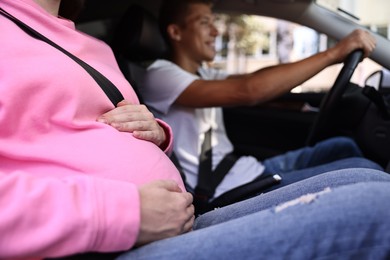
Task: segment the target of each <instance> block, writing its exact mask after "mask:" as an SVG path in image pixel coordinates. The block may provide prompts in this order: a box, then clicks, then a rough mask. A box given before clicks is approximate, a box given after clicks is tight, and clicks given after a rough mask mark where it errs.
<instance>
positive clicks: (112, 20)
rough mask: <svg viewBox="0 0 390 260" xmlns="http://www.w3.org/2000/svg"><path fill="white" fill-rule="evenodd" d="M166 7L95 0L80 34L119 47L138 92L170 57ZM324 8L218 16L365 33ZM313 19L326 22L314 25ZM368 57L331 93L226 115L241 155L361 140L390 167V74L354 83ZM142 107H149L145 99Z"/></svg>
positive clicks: (246, 7) (259, 9) (233, 0)
mask: <svg viewBox="0 0 390 260" xmlns="http://www.w3.org/2000/svg"><path fill="white" fill-rule="evenodd" d="M158 2H159V1H151V0H143V1H136V0H132V1H124V0H116V1H114V2H110V3H109V4H108V3H107V2H106V1H101V0H93V1H92V0H87V1H86V5H85V8H84V10H83V11H82V12H81V15H80V16H79V18H78V19H77V20H76V24H77V26H78V28H79V29H80V30H82V31H84V32H86V33H88V34H91V35H93V36H95V37H97V38H100V39H102V40H104V41H105V42H107V43H108V44H109V45H111V47H112V48H113V50H114V52H115V55H116V57H117V60H118V64H119V66H120V68H121V70H122V72H123V73H124V75H125V76H126V78H127V79H128V80H129V82H130V83H131V84H132V86H133V87H134V88H135V90H136V91H137V88H138V87H139V86H138V85H137V82H138V81H139V79H140V77H142V76H143V73H145V69H146V67H147V66H148V64H150V63H151V62H152V61H153V60H155V59H158V58H161V57H163V56H164V54H165V52H166V46H165V43H164V41H163V39H162V36H161V35H160V33H159V29H158V22H157V10H158V6H159V5H158ZM319 8H321V7H319V6H317V5H315V4H314V3H313V1H312V0H300V1H294V0H293V1H291V0H268V1H266V0H257V1H256V0H224V1H215V10H216V11H223V12H234V10H239V11H240V12H241V13H247V14H253V13H255V14H259V15H265V16H270V17H276V18H283V19H286V20H290V21H293V22H298V23H301V24H307V25H310V26H311V27H312V28H314V29H316V30H318V31H321V32H322V33H326V34H328V35H330V36H331V37H334V38H335V39H340V38H342V37H343V36H344V35H346V34H347V32H349V31H351V30H352V28H356V27H358V25H356V24H353V23H347V22H345V21H344V20H343V18H338V17H337V19H339V20H340V21H338V22H335V21H333V22H332V21H331V20H332V19H327V18H329V17H333V16H334V14H331V13H330V12H328V11H326V10H322V9H319ZM312 9H313V10H312ZM317 9H318V10H317ZM318 14H324V17H323V18H318V17H317V16H316V15H318ZM313 17H317V18H318V19H316V20H313ZM336 27H337V30H336V29H335V28H336ZM377 39H378V46H377V49H376V50H375V52H374V53H373V54H372V57H371V58H372V59H374V60H375V61H376V62H378V63H380V64H381V65H383V66H384V68H390V57H389V55H390V54H389V53H388V51H386V50H387V49H386V47H388V46H389V43H388V40H387V39H385V38H382V37H380V36H377ZM361 55H362V53H361V52H360V51H356V52H354V53H351V55H350V56H349V57H348V59H347V60H346V61H345V62H344V65H343V68H342V70H341V71H340V73H339V75H338V76H337V77H336V78H335V79H334V84H333V87H332V88H331V90H330V91H329V92H326V93H325V92H307V93H293V92H291V93H288V94H286V95H284V96H282V97H280V98H277V99H275V100H272V101H270V102H266V103H264V104H260V105H257V106H254V107H233V108H232V107H230V108H224V120H225V125H226V129H227V132H228V135H229V138H230V139H231V141H232V142H233V144H234V146H235V149H236V152H237V153H239V154H251V155H253V156H256V157H257V158H258V159H265V158H267V157H270V156H274V155H277V154H280V153H283V152H286V151H288V150H293V149H296V148H300V147H302V146H304V145H308V144H314V143H315V142H317V141H320V140H322V139H325V138H328V137H331V136H337V135H342V136H349V137H352V138H354V139H355V140H356V142H357V143H358V144H359V146H360V147H361V148H362V150H363V152H364V154H365V156H366V157H368V158H370V159H372V160H374V161H375V162H378V163H379V164H380V165H382V166H383V167H385V168H386V167H388V163H389V159H390V116H389V115H390V112H389V111H390V108H389V105H388V102H390V100H389V99H390V91H389V85H390V84H389V74H388V72H387V71H386V70H384V71H378V72H376V73H373V75H371V76H370V77H369V78H368V79H367V81H366V83H367V84H366V86H359V85H357V84H356V83H353V82H351V81H350V79H351V77H352V74H353V72H354V70H355V69H356V67H357V66H358V64H359V62H360V61H361V57H362V56H361ZM140 100H141V102H142V97H141V96H140ZM305 107H310V108H318V109H304V108H305Z"/></svg>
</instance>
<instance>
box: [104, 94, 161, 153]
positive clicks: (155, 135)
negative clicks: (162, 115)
mask: <svg viewBox="0 0 390 260" xmlns="http://www.w3.org/2000/svg"><path fill="white" fill-rule="evenodd" d="M97 120H98V121H99V122H101V123H105V124H108V125H111V126H112V127H114V128H116V129H117V130H118V131H121V132H130V133H133V136H134V137H135V138H138V139H142V140H146V141H150V142H153V143H154V144H156V145H157V146H160V145H161V144H163V143H164V142H165V140H166V139H167V136H166V134H165V132H164V129H163V128H162V127H161V126H160V125H159V124H158V122H157V121H156V119H155V118H154V116H153V114H152V113H151V112H150V111H149V110H148V108H147V107H146V106H145V105H139V104H132V103H130V102H129V101H126V100H123V101H121V102H119V103H118V105H117V107H116V108H114V109H113V110H111V111H109V112H107V113H105V114H103V115H101V116H100V117H99V118H98V119H97Z"/></svg>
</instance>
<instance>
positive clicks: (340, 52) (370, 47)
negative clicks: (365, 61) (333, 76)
mask: <svg viewBox="0 0 390 260" xmlns="http://www.w3.org/2000/svg"><path fill="white" fill-rule="evenodd" d="M375 46H376V39H375V37H374V36H373V35H372V34H370V33H369V32H368V31H365V30H362V29H357V30H355V31H353V32H352V33H351V34H349V35H348V36H347V37H345V38H344V39H342V40H341V41H340V42H338V43H337V44H336V45H335V46H334V47H332V48H330V49H328V50H327V53H328V55H330V56H331V57H332V59H333V60H334V63H335V64H336V63H340V62H343V61H345V59H346V58H347V56H348V55H349V54H350V53H351V52H352V51H354V50H357V49H361V50H363V58H366V57H368V56H370V54H371V53H372V52H373V51H374V49H375Z"/></svg>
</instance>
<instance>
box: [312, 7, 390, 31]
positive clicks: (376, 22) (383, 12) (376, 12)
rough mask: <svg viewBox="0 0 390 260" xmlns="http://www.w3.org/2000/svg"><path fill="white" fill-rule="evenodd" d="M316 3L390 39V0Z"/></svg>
mask: <svg viewBox="0 0 390 260" xmlns="http://www.w3.org/2000/svg"><path fill="white" fill-rule="evenodd" d="M316 3H317V4H318V5H321V6H323V7H325V8H327V9H329V10H332V11H334V12H337V13H339V14H340V15H342V16H344V17H346V18H348V19H351V20H353V21H354V22H356V23H358V24H360V25H363V26H365V27H366V28H368V29H370V30H371V31H373V32H376V33H378V34H380V35H382V36H384V37H386V38H390V33H389V24H390V1H389V0H316Z"/></svg>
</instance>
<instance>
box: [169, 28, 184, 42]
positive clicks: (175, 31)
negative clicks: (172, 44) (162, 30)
mask: <svg viewBox="0 0 390 260" xmlns="http://www.w3.org/2000/svg"><path fill="white" fill-rule="evenodd" d="M167 32H168V35H169V38H171V40H172V41H180V40H181V32H180V28H179V26H177V25H176V24H170V25H168V28H167Z"/></svg>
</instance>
